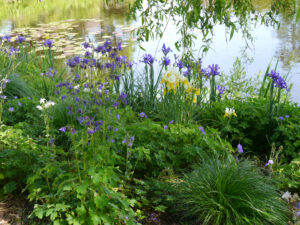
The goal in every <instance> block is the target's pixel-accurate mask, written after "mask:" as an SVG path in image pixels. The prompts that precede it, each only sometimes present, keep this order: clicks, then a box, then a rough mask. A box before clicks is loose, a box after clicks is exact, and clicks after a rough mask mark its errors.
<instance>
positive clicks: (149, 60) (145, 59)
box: [141, 54, 154, 65]
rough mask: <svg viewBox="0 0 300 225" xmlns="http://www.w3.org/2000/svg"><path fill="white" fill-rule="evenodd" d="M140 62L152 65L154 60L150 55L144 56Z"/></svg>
mask: <svg viewBox="0 0 300 225" xmlns="http://www.w3.org/2000/svg"><path fill="white" fill-rule="evenodd" d="M141 62H143V63H145V64H148V65H153V63H154V58H153V56H152V55H151V54H144V56H143V60H141Z"/></svg>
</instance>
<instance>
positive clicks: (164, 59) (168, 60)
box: [160, 56, 171, 66]
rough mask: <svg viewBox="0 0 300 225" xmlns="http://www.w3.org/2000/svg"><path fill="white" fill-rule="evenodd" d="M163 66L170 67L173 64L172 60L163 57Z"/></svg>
mask: <svg viewBox="0 0 300 225" xmlns="http://www.w3.org/2000/svg"><path fill="white" fill-rule="evenodd" d="M160 62H161V65H164V66H168V65H170V64H171V60H170V58H169V57H167V56H163V57H162V58H161V61H160Z"/></svg>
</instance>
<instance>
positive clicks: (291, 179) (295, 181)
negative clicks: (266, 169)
mask: <svg viewBox="0 0 300 225" xmlns="http://www.w3.org/2000/svg"><path fill="white" fill-rule="evenodd" d="M273 175H274V178H275V179H276V180H277V181H278V184H279V187H280V188H281V189H282V190H291V191H292V192H298V193H300V157H298V158H295V159H293V160H292V161H291V162H290V163H289V164H285V165H279V166H278V167H277V168H276V169H275V170H274V173H273Z"/></svg>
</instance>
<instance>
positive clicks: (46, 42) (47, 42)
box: [44, 39, 53, 48]
mask: <svg viewBox="0 0 300 225" xmlns="http://www.w3.org/2000/svg"><path fill="white" fill-rule="evenodd" d="M44 46H48V48H52V46H53V41H52V40H50V39H48V40H46V41H45V42H44Z"/></svg>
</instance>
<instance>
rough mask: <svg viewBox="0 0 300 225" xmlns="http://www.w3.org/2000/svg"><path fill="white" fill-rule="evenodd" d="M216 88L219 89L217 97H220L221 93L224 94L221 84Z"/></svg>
mask: <svg viewBox="0 0 300 225" xmlns="http://www.w3.org/2000/svg"><path fill="white" fill-rule="evenodd" d="M217 90H218V91H219V94H218V96H219V98H221V97H222V94H224V91H225V87H223V86H222V85H221V86H219V85H218V86H217Z"/></svg>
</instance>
